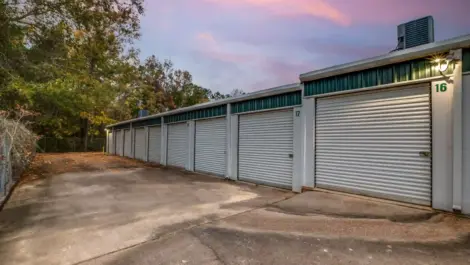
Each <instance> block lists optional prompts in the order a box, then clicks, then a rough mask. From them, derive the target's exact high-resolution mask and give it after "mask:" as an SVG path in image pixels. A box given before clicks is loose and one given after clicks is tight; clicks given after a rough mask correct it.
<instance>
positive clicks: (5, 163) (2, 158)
mask: <svg viewBox="0 0 470 265" xmlns="http://www.w3.org/2000/svg"><path fill="white" fill-rule="evenodd" d="M8 150H10V141H9V138H8V137H1V138H0V200H1V199H2V198H3V196H5V195H6V194H7V193H8V191H9V190H10V188H11V186H12V185H13V183H9V180H10V179H12V174H13V170H12V163H11V156H10V154H9V152H8Z"/></svg>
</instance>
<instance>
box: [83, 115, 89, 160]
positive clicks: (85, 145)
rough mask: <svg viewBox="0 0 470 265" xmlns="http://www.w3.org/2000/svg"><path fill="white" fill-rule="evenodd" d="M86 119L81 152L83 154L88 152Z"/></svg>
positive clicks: (86, 120)
mask: <svg viewBox="0 0 470 265" xmlns="http://www.w3.org/2000/svg"><path fill="white" fill-rule="evenodd" d="M88 123H89V121H88V119H85V130H84V134H85V135H84V138H85V141H84V143H83V149H84V150H83V151H85V152H88Z"/></svg>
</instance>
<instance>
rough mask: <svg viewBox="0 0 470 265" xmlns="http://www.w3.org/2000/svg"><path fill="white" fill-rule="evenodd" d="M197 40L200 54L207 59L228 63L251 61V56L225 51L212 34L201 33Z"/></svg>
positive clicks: (198, 34)
mask: <svg viewBox="0 0 470 265" xmlns="http://www.w3.org/2000/svg"><path fill="white" fill-rule="evenodd" d="M195 38H196V41H197V44H198V45H197V46H198V47H199V48H198V53H199V54H200V55H202V56H203V57H205V58H209V59H212V60H217V61H221V62H227V63H247V62H249V61H250V60H251V56H248V55H244V54H237V53H233V52H229V51H226V50H224V48H223V46H222V45H221V44H220V43H219V42H218V41H217V40H216V38H215V37H214V36H213V35H212V33H210V32H199V33H197V34H196V37H195Z"/></svg>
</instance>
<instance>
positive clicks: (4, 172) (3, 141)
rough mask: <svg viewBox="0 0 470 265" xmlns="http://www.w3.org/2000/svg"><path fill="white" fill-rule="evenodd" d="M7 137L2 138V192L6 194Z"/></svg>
mask: <svg viewBox="0 0 470 265" xmlns="http://www.w3.org/2000/svg"><path fill="white" fill-rule="evenodd" d="M5 138H6V137H2V138H1V139H0V193H1V194H2V195H5V194H6V188H5V186H6V161H5V155H4V154H5V147H6V140H5Z"/></svg>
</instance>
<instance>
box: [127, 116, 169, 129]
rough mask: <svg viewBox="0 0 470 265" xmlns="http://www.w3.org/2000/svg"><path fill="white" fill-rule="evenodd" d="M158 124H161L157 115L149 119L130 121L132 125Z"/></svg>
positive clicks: (160, 119)
mask: <svg viewBox="0 0 470 265" xmlns="http://www.w3.org/2000/svg"><path fill="white" fill-rule="evenodd" d="M160 124H162V118H160V117H158V118H153V119H150V120H143V121H135V122H132V127H142V126H152V125H160Z"/></svg>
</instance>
